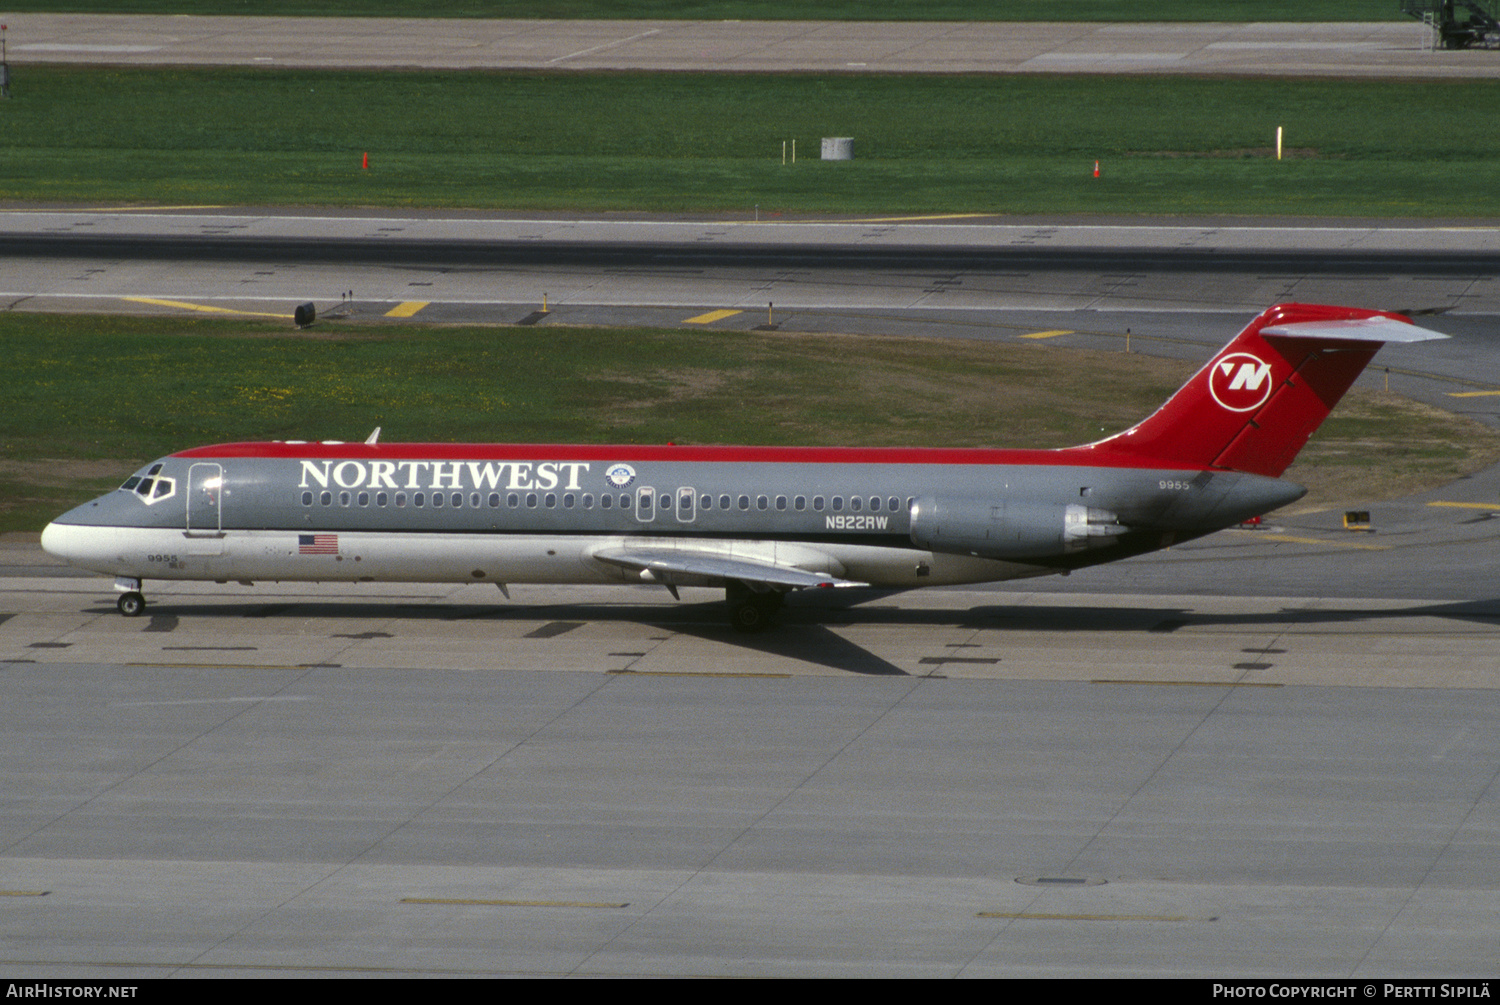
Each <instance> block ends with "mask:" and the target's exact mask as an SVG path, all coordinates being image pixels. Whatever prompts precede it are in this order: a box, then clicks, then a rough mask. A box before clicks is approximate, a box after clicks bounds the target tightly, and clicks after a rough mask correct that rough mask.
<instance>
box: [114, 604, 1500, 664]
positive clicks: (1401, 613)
mask: <svg viewBox="0 0 1500 1005" xmlns="http://www.w3.org/2000/svg"><path fill="white" fill-rule="evenodd" d="M850 592H851V593H852V592H853V591H850ZM888 596H889V595H888V594H881V595H875V596H873V597H872V596H871V595H870V594H869V593H868V592H867V591H866V592H865V595H864V596H863V597H847V598H838V599H836V600H834V601H832V602H829V601H821V602H819V601H814V602H804V603H798V602H797V599H796V598H794V599H793V601H792V602H790V603H788V604H787V606H786V607H785V608H783V610H782V612H781V613H780V614H779V615H778V620H777V622H776V623H775V624H774V625H773V627H772V628H771V629H770V630H769V631H766V632H761V633H756V634H744V633H740V632H736V631H734V630H733V629H732V628H730V627H729V625H727V624H726V623H725V620H724V606H723V604H722V603H717V602H713V603H694V602H687V603H681V604H677V605H673V606H668V605H665V604H657V603H652V604H640V603H622V604H597V603H596V604H577V605H563V604H545V605H535V606H531V605H524V604H514V605H495V604H483V605H470V604H443V603H436V604H434V603H402V602H399V601H382V602H366V601H354V602H347V601H327V600H318V599H307V600H297V601H282V602H277V603H269V604H267V603H254V602H244V603H213V604H192V605H190V606H189V605H176V604H173V603H171V602H170V601H166V602H163V601H158V602H156V603H153V604H152V606H151V608H150V609H149V612H148V613H149V614H150V617H149V618H143V619H141V620H142V626H141V630H142V631H143V632H162V633H168V632H172V631H174V630H175V629H176V628H178V627H179V626H180V625H181V624H182V623H183V622H184V621H188V622H191V620H192V619H193V618H203V617H242V618H278V617H282V616H286V617H293V618H297V619H299V620H301V619H306V618H320V617H321V618H330V619H338V620H342V621H354V622H359V621H361V620H369V621H379V622H382V623H386V624H388V623H389V622H391V621H392V620H409V621H495V622H505V621H527V622H534V621H541V622H543V624H542V625H541V626H540V627H539V628H537V629H536V630H534V631H533V632H531V633H529V637H533V638H550V637H553V636H556V635H562V634H566V633H567V632H569V631H571V630H572V629H574V628H578V627H581V626H583V625H584V624H587V623H590V622H620V623H633V624H637V625H649V626H651V627H653V628H659V629H661V630H662V631H664V632H668V633H675V634H679V635H689V636H692V637H693V638H697V639H701V640H703V641H706V642H711V643H719V644H723V645H730V646H734V647H735V648H737V649H741V650H752V651H755V652H760V653H764V654H766V655H767V656H775V657H781V658H785V659H791V660H797V661H800V662H803V663H811V664H814V665H817V666H821V667H826V668H828V669H830V670H835V671H840V672H843V673H849V674H860V675H866V676H908V675H909V674H908V671H906V670H903V669H901V668H900V667H898V666H895V665H894V664H892V663H889V662H887V661H886V660H883V659H881V658H880V657H879V656H876V655H875V654H873V653H871V652H869V651H868V650H866V649H864V648H863V647H861V646H859V645H857V644H856V643H854V642H851V641H850V640H848V639H846V638H844V637H843V636H842V635H840V634H839V633H838V631H837V629H839V628H847V627H856V626H892V627H900V626H911V627H927V628H941V627H949V628H955V629H960V630H969V631H977V630H987V631H1000V632H1005V631H1026V632H1071V633H1077V632H1141V633H1150V634H1170V633H1173V632H1176V631H1179V630H1181V629H1184V628H1197V627H1213V628H1242V629H1246V630H1254V629H1257V628H1272V627H1275V628H1285V627H1286V626H1288V625H1297V626H1315V625H1346V624H1356V623H1361V622H1363V623H1379V622H1391V621H1397V620H1410V619H1413V618H1443V619H1450V620H1458V621H1464V622H1469V623H1472V624H1481V625H1486V626H1500V598H1496V599H1490V600H1472V601H1462V602H1453V603H1440V604H1430V605H1426V606H1419V607H1402V608H1396V609H1391V610H1371V609H1340V610H1320V609H1307V608H1289V607H1282V608H1280V609H1277V610H1264V611H1248V612H1244V613H1213V612H1203V611H1197V610H1193V609H1191V608H1184V607H1151V606H1143V607H1087V606H1072V605H1068V606H1063V605H1058V606H1048V605H1045V604H1038V603H1036V602H1035V601H1033V602H1031V603H1028V604H1026V605H1024V606H1020V605H1008V604H987V605H983V606H978V607H970V608H967V609H958V608H954V609H946V610H945V609H903V608H900V607H897V606H895V605H891V604H882V603H878V601H879V600H881V599H884V598H887V597H888ZM820 600H821V598H820ZM88 613H96V614H106V613H113V608H112V607H110V608H104V607H94V608H90V609H88ZM341 637H346V638H353V639H373V638H381V637H389V636H387V635H386V633H385V632H376V631H372V632H351V633H342V634H341ZM956 659H961V657H955V656H951V655H950V656H948V657H929V658H928V659H927V660H924V662H932V663H933V664H935V667H934V673H935V674H939V675H940V674H941V664H942V663H945V662H949V661H952V660H956Z"/></svg>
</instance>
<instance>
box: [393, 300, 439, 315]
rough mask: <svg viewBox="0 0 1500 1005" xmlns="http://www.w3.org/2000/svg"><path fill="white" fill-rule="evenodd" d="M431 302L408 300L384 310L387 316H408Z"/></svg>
mask: <svg viewBox="0 0 1500 1005" xmlns="http://www.w3.org/2000/svg"><path fill="white" fill-rule="evenodd" d="M430 303H432V301H431V300H408V301H406V303H404V304H397V305H396V306H395V307H392V308H391V309H390V310H388V311H386V312H385V316H386V317H388V318H409V317H411V316H412V315H413V314H415V313H417V311H419V310H421V309H422V308H423V307H426V306H427V305H428V304H430Z"/></svg>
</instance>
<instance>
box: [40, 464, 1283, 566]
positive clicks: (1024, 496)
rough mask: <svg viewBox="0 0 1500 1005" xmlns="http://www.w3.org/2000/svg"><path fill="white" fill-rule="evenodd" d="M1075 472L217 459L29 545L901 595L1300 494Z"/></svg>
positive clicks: (1144, 540)
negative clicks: (667, 572)
mask: <svg viewBox="0 0 1500 1005" xmlns="http://www.w3.org/2000/svg"><path fill="white" fill-rule="evenodd" d="M1092 460H1093V458H1092V457H1091V456H1090V452H1089V450H1088V448H1074V449H1072V450H1063V451H1007V450H987V449H981V450H941V449H938V450H931V449H888V450H880V449H844V448H769V447H768V448H754V447H676V446H662V447H640V446H585V447H580V446H548V445H542V446H538V445H493V444H483V445H480V444H388V445H387V444H373V445H372V444H346V443H280V442H278V443H248V444H226V445H221V446H215V447H203V448H197V449H194V450H188V451H184V452H182V453H179V454H173V455H171V456H169V457H164V458H161V459H160V460H158V461H154V462H152V463H151V464H150V465H147V466H146V467H145V468H143V469H142V470H141V471H140V472H138V473H137V474H136V475H133V476H132V477H131V478H130V479H127V480H126V482H125V483H124V484H123V485H122V486H121V487H120V488H119V489H118V490H116V491H115V492H111V493H109V494H107V495H105V496H101V497H100V498H99V499H96V500H94V501H92V502H90V503H87V504H85V505H83V506H80V507H77V508H76V509H73V510H71V511H69V512H68V513H65V514H63V515H62V516H60V517H58V518H57V520H55V521H54V522H53V523H52V524H51V525H49V526H48V528H47V530H46V532H45V534H44V537H43V544H44V546H45V547H46V549H47V550H48V551H49V552H52V553H53V554H55V555H58V556H60V557H63V558H65V559H67V560H68V561H70V562H73V563H75V564H77V565H80V566H82V567H84V568H88V569H92V570H94V571H96V572H100V573H105V574H109V575H114V576H118V577H127V578H134V579H147V578H150V579H210V580H252V581H253V580H314V581H326V580H349V581H360V580H375V581H386V580H398V581H441V582H484V581H489V582H496V583H519V582H535V583H607V582H640V581H641V577H640V575H639V573H638V571H637V570H634V569H632V568H630V567H628V566H626V565H621V564H619V563H618V562H616V561H609V560H602V559H601V558H599V555H600V554H601V553H609V554H616V553H619V552H621V551H624V552H628V551H629V550H630V549H633V548H635V549H653V550H656V551H660V550H661V549H669V550H677V551H679V552H684V553H686V552H691V553H692V554H693V555H695V556H731V557H737V558H745V559H750V560H754V561H758V562H763V563H768V564H770V565H774V566H782V567H787V568H791V569H799V570H805V571H808V572H815V573H821V574H826V575H827V576H829V577H832V578H834V579H837V580H839V581H841V582H851V581H852V582H858V583H865V584H869V585H872V586H879V587H888V588H911V587H917V586H926V585H938V584H954V583H973V582H983V581H991V580H1003V579H1011V578H1017V577H1022V576H1036V575H1045V574H1048V573H1058V572H1066V571H1068V570H1070V569H1074V568H1079V567H1083V566H1087V565H1093V564H1096V563H1098V562H1102V561H1110V560H1114V559H1117V558H1122V557H1126V556H1128V555H1131V554H1138V553H1141V552H1145V551H1150V550H1154V549H1156V548H1160V547H1164V546H1166V545H1168V544H1171V543H1172V542H1174V541H1178V540H1185V539H1187V538H1191V537H1196V536H1199V535H1201V534H1204V533H1208V532H1210V531H1213V530H1217V529H1219V528H1222V527H1225V526H1229V525H1232V524H1234V523H1237V522H1240V521H1242V520H1245V519H1247V518H1249V517H1252V516H1255V515H1258V514H1260V513H1264V512H1266V511H1268V510H1270V509H1273V508H1275V507H1276V506H1279V505H1283V504H1285V503H1286V502H1288V501H1291V500H1292V499H1295V498H1297V497H1299V496H1300V495H1301V494H1302V489H1301V488H1300V487H1298V486H1295V485H1292V484H1291V483H1288V482H1283V481H1280V480H1277V479H1272V478H1265V477H1260V476H1257V475H1249V474H1243V473H1238V472H1232V471H1211V470H1207V469H1191V468H1181V467H1165V466H1163V467H1155V466H1144V467H1142V466H1132V465H1127V464H1123V463H1119V462H1110V463H1103V464H1099V463H1091V461H1092ZM658 578H661V577H660V576H658ZM723 579H724V577H722V576H718V577H716V576H713V575H695V574H693V572H692V571H691V570H690V569H688V570H678V571H676V572H675V573H674V574H672V575H671V577H670V581H671V582H674V583H677V584H679V585H716V586H722V585H724V582H723Z"/></svg>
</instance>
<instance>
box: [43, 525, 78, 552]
mask: <svg viewBox="0 0 1500 1005" xmlns="http://www.w3.org/2000/svg"><path fill="white" fill-rule="evenodd" d="M69 529H70V528H69V527H68V526H67V525H65V524H56V523H49V524H47V526H46V527H45V528H44V529H43V530H42V550H43V551H45V552H46V553H47V554H49V555H51V556H52V557H53V558H61V559H63V560H64V561H68V560H70V559H71V557H72V555H71V552H70V550H69V548H68V537H69V535H68V531H69Z"/></svg>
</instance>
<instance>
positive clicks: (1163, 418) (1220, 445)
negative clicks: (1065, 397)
mask: <svg viewBox="0 0 1500 1005" xmlns="http://www.w3.org/2000/svg"><path fill="white" fill-rule="evenodd" d="M1445 337H1446V336H1444V335H1440V334H1438V333H1437V332H1432V331H1428V330H1427V329H1425V328H1418V327H1417V326H1415V325H1413V324H1412V323H1411V320H1410V319H1409V318H1407V317H1405V316H1403V315H1400V314H1392V313H1388V312H1385V311H1370V310H1361V309H1359V308H1355V307H1327V306H1322V305H1319V304H1278V305H1277V306H1275V307H1272V308H1270V309H1269V310H1267V311H1266V312H1265V313H1263V314H1261V315H1260V317H1258V318H1256V319H1255V320H1254V321H1252V322H1250V324H1249V325H1248V326H1247V327H1246V328H1245V330H1244V331H1242V332H1240V334H1239V335H1238V336H1237V337H1236V338H1235V340H1234V341H1233V342H1230V343H1229V344H1228V345H1227V346H1225V347H1224V348H1223V349H1221V350H1220V351H1219V352H1218V353H1217V354H1216V355H1215V356H1214V358H1213V360H1211V361H1210V362H1209V363H1208V364H1207V365H1206V366H1204V367H1203V369H1201V370H1199V371H1198V372H1197V373H1196V374H1194V375H1193V378H1192V379H1191V380H1189V381H1188V382H1187V383H1186V384H1184V385H1183V386H1182V389H1181V390H1179V391H1178V392H1177V393H1176V394H1174V395H1173V396H1172V397H1171V398H1170V399H1169V400H1168V401H1167V403H1166V404H1165V405H1163V406H1162V407H1161V408H1159V409H1157V410H1156V413H1155V414H1154V415H1152V416H1151V417H1150V418H1148V419H1146V420H1145V421H1144V422H1141V423H1140V424H1138V425H1136V426H1134V427H1133V428H1131V429H1127V430H1126V431H1125V432H1123V433H1119V434H1118V435H1115V436H1111V437H1110V438H1109V439H1106V440H1100V441H1099V442H1098V443H1094V444H1091V445H1090V447H1091V448H1092V449H1093V450H1097V451H1105V452H1109V453H1117V454H1129V455H1131V456H1133V457H1139V458H1141V459H1142V460H1144V461H1152V462H1162V463H1163V464H1164V465H1166V466H1171V465H1183V466H1186V467H1204V468H1228V469H1231V470H1234V471H1246V472H1249V473H1251V474H1257V475H1268V476H1270V477H1272V478H1277V477H1280V475H1281V473H1282V472H1283V471H1285V470H1286V469H1287V466H1288V465H1290V464H1291V463H1292V459H1293V458H1295V457H1296V456H1297V452H1298V451H1299V450H1301V449H1302V446H1303V444H1305V443H1306V442H1307V438H1308V437H1309V436H1311V435H1312V434H1313V432H1314V431H1315V430H1316V429H1317V428H1318V426H1319V425H1321V424H1322V422H1323V420H1324V419H1325V418H1327V417H1328V413H1329V411H1330V410H1331V409H1332V408H1333V406H1334V405H1336V404H1337V403H1338V400H1339V399H1340V398H1342V397H1343V396H1344V392H1345V391H1347V390H1349V385H1351V384H1353V383H1354V379H1355V378H1356V377H1358V376H1359V375H1360V372H1361V371H1362V370H1364V368H1365V364H1367V363H1369V362H1370V359H1371V358H1372V357H1373V356H1374V355H1375V353H1376V352H1377V351H1378V350H1379V349H1380V346H1381V344H1382V343H1384V342H1421V341H1426V340H1427V339H1431V338H1445Z"/></svg>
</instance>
